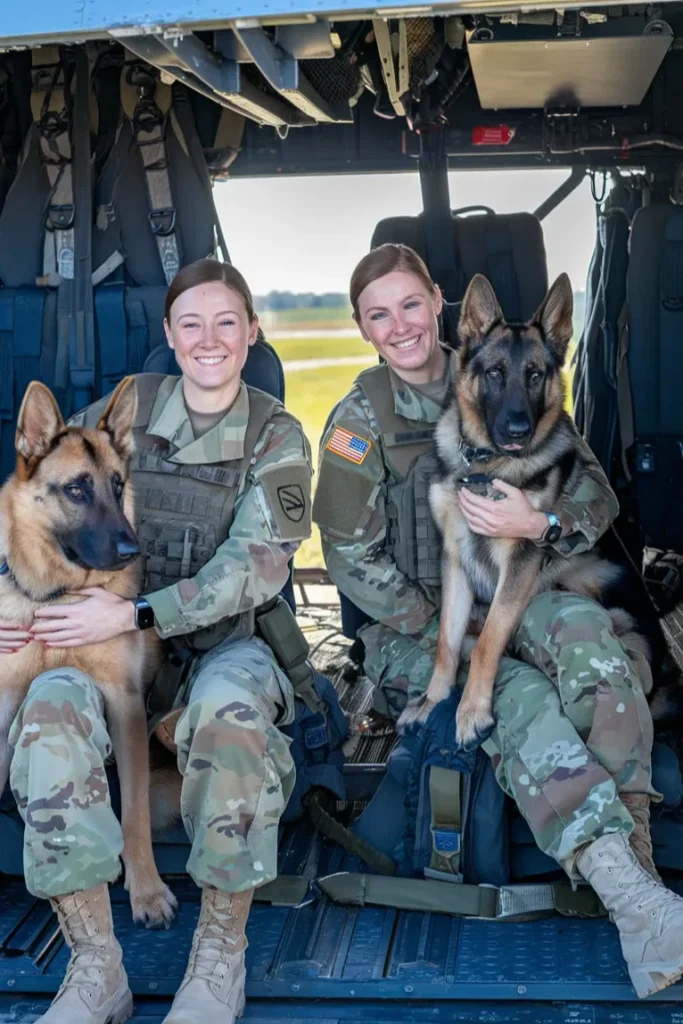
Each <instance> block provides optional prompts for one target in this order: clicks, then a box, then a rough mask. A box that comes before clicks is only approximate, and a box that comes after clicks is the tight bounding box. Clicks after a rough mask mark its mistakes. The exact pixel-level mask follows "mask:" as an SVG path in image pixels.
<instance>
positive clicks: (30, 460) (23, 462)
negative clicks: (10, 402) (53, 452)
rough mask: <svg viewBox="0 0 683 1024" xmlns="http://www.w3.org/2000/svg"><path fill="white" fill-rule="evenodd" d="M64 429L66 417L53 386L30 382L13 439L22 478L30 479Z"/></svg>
mask: <svg viewBox="0 0 683 1024" xmlns="http://www.w3.org/2000/svg"><path fill="white" fill-rule="evenodd" d="M65 429H66V427H65V424H64V419H63V417H62V414H61V412H60V411H59V406H58V405H57V402H56V401H55V398H54V395H53V394H52V392H51V391H50V389H49V388H46V387H45V385H44V384H41V383H40V381H37V380H33V381H31V383H30V384H29V386H28V387H27V388H26V392H25V393H24V399H23V401H22V403H21V409H20V410H19V416H18V417H17V432H16V435H15V442H14V443H15V447H16V451H17V456H18V459H17V470H18V472H19V475H20V477H21V479H23V480H28V479H29V477H30V476H31V474H32V472H33V470H34V469H35V467H36V465H37V463H38V462H39V461H40V459H42V458H44V457H45V456H46V455H47V453H48V452H49V450H50V445H51V444H52V442H53V441H54V439H55V437H57V435H58V434H61V432H62V431H63V430H65Z"/></svg>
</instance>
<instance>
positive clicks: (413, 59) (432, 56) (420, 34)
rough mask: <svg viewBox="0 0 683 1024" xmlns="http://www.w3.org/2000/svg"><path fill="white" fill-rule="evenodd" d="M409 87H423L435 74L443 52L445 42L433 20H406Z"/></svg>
mask: <svg viewBox="0 0 683 1024" xmlns="http://www.w3.org/2000/svg"><path fill="white" fill-rule="evenodd" d="M405 24H406V44H407V47H408V68H409V87H410V89H415V88H417V87H418V86H421V85H423V84H424V83H425V82H426V81H427V79H428V78H429V77H430V76H431V75H433V74H434V71H435V70H436V65H437V64H438V62H439V57H440V56H441V53H442V50H443V40H442V39H441V38H440V36H439V33H438V32H437V31H436V29H435V28H434V22H433V20H432V19H431V18H407V19H406V23H405Z"/></svg>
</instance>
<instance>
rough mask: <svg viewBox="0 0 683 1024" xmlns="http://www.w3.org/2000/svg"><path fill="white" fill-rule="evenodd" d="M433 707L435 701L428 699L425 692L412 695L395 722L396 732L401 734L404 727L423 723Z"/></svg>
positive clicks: (407, 727)
mask: <svg viewBox="0 0 683 1024" xmlns="http://www.w3.org/2000/svg"><path fill="white" fill-rule="evenodd" d="M435 707H436V703H435V702H434V701H433V700H430V699H429V698H428V697H427V694H426V693H423V694H421V695H420V696H419V697H413V699H412V700H409V701H408V703H407V704H406V706H405V708H404V709H403V712H402V714H401V717H400V718H399V720H398V722H397V723H396V728H397V730H398V732H399V733H400V734H401V735H403V733H404V732H405V731H406V729H410V728H411V727H412V726H414V725H423V724H424V722H426V721H427V719H428V718H429V716H430V715H431V713H432V711H433V710H434V708H435Z"/></svg>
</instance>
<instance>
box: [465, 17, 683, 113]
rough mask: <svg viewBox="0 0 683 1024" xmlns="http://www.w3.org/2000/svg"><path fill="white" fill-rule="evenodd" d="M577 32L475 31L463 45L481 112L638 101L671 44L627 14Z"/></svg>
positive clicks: (666, 30) (663, 30)
mask: <svg viewBox="0 0 683 1024" xmlns="http://www.w3.org/2000/svg"><path fill="white" fill-rule="evenodd" d="M578 28H579V29H580V31H578V30H577V31H575V32H573V33H572V34H564V33H563V32H562V29H561V28H560V29H559V30H558V29H554V28H547V29H544V28H542V27H536V26H526V25H524V26H521V25H520V26H513V25H506V24H495V25H494V26H486V27H482V28H477V29H475V30H474V31H473V32H472V33H471V34H470V36H469V38H468V44H467V46H468V53H469V58H470V63H471V65H472V73H473V75H474V80H475V83H476V87H477V92H478V94H479V101H480V103H481V105H482V107H483V108H484V110H511V109H524V108H535V109H538V108H541V109H548V108H558V107H572V108H577V107H628V106H637V105H638V104H639V103H641V102H642V100H643V97H644V96H645V93H646V92H647V90H648V89H649V87H650V85H651V83H652V80H653V78H654V76H655V74H656V73H657V71H658V69H659V67H660V65H661V63H662V61H663V60H664V57H665V55H666V53H667V51H668V50H669V48H670V47H671V45H672V43H673V32H672V31H671V28H670V26H669V25H668V24H666V22H663V21H651V22H648V23H646V24H644V19H640V18H634V17H630V18H623V19H609V21H607V22H606V23H605V24H602V25H600V24H598V25H585V26H583V27H582V26H581V25H580V24H578Z"/></svg>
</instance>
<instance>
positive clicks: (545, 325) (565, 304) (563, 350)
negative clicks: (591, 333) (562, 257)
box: [531, 274, 574, 365]
mask: <svg viewBox="0 0 683 1024" xmlns="http://www.w3.org/2000/svg"><path fill="white" fill-rule="evenodd" d="M573 315H574V293H573V292H572V286H571V282H570V280H569V277H568V275H567V274H560V276H559V277H558V279H557V281H555V283H554V284H553V285H552V287H551V288H550V290H549V292H548V294H547V295H546V297H545V298H544V300H543V302H542V303H541V305H540V306H539V308H538V311H537V313H536V316H535V317H534V318H533V320H532V321H531V323H534V324H537V325H538V326H539V327H540V328H541V330H542V331H543V334H544V336H545V343H546V345H547V346H548V348H549V349H550V350H551V352H552V353H553V355H554V356H555V358H556V359H557V361H558V363H560V365H561V364H562V363H564V357H565V356H566V354H567V345H568V344H569V342H570V341H571V340H572V335H573V333H574V320H573Z"/></svg>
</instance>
